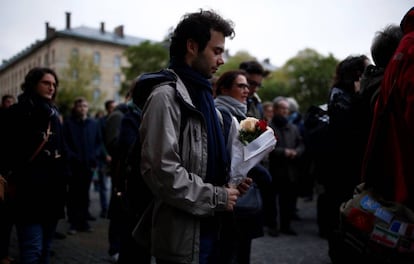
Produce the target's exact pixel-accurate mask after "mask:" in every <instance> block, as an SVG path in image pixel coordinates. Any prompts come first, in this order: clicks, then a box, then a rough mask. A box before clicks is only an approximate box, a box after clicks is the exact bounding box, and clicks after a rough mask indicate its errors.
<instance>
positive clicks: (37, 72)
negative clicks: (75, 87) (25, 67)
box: [21, 67, 59, 99]
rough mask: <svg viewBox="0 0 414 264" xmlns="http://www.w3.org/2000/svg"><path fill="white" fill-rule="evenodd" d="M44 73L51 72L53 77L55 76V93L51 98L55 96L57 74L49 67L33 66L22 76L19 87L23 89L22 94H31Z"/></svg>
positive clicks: (57, 82) (57, 84)
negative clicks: (21, 82)
mask: <svg viewBox="0 0 414 264" xmlns="http://www.w3.org/2000/svg"><path fill="white" fill-rule="evenodd" d="M45 74H51V75H53V77H55V80H56V89H55V93H54V94H53V99H54V98H55V97H56V94H57V88H58V86H59V79H58V77H57V74H56V73H55V71H54V70H52V69H50V68H45V67H43V68H42V67H35V68H33V69H31V70H30V71H29V72H28V73H27V74H26V76H25V77H24V82H23V84H22V85H21V89H22V91H23V94H24V95H25V96H32V95H33V94H34V93H35V90H36V86H37V84H38V83H39V81H40V80H41V79H42V78H43V76H44V75H45Z"/></svg>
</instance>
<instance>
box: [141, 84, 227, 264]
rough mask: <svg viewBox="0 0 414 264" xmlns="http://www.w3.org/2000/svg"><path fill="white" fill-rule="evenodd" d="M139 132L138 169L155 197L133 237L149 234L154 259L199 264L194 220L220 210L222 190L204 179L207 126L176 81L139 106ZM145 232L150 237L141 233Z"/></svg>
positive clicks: (224, 201)
mask: <svg viewBox="0 0 414 264" xmlns="http://www.w3.org/2000/svg"><path fill="white" fill-rule="evenodd" d="M184 111H185V112H184ZM140 136H141V143H142V152H141V153H142V156H141V172H142V175H143V178H144V180H145V182H146V183H147V184H148V186H149V187H150V189H151V191H152V192H153V193H154V196H155V198H154V204H153V208H152V210H147V212H146V214H144V216H143V217H142V219H141V221H140V223H138V226H137V228H136V229H135V232H134V236H135V237H136V238H137V236H140V237H138V238H139V239H138V240H142V239H143V238H147V239H149V238H150V240H151V243H150V246H151V253H152V255H153V256H155V257H156V258H161V259H163V260H168V261H173V262H178V263H198V261H199V254H198V253H199V231H200V230H199V229H200V223H199V219H200V217H203V216H208V215H214V212H215V211H223V210H225V208H226V204H227V192H226V190H225V188H224V187H221V186H213V185H212V184H209V183H204V181H203V179H204V178H205V176H206V171H207V131H206V125H205V123H204V118H203V117H202V115H201V113H200V112H199V111H197V110H196V108H195V107H194V105H193V104H192V101H191V98H190V96H189V94H188V91H187V89H186V87H185V86H184V84H183V82H182V81H181V80H180V79H178V81H177V85H176V88H173V87H172V86H170V85H168V84H161V85H160V86H158V87H156V88H155V89H154V90H153V92H152V93H151V95H150V96H149V98H148V100H147V102H146V105H145V107H144V112H143V118H142V123H141V127H140ZM149 217H150V218H152V219H151V220H150V221H149ZM145 223H150V226H151V227H149V226H148V224H145ZM148 230H151V234H150V236H148V235H149V234H148V233H147V234H146V236H143V235H142V234H143V233H145V231H148Z"/></svg>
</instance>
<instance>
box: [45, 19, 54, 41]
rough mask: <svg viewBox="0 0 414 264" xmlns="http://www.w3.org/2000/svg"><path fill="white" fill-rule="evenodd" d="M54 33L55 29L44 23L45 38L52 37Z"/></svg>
mask: <svg viewBox="0 0 414 264" xmlns="http://www.w3.org/2000/svg"><path fill="white" fill-rule="evenodd" d="M55 31H56V30H55V28H52V27H49V22H46V38H50V37H51V36H53V35H54V34H55Z"/></svg>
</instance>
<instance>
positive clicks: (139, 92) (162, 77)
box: [133, 69, 177, 109]
mask: <svg viewBox="0 0 414 264" xmlns="http://www.w3.org/2000/svg"><path fill="white" fill-rule="evenodd" d="M176 82H177V76H176V75H175V74H174V73H173V72H172V71H170V70H167V69H163V70H161V71H158V72H151V73H144V74H142V75H141V76H140V77H139V78H138V80H137V82H136V84H135V87H134V90H133V98H137V99H138V100H137V102H135V103H136V104H137V106H138V107H139V108H140V109H143V107H144V104H145V102H146V100H147V98H148V97H149V95H150V94H151V92H152V91H153V88H154V87H156V86H159V84H161V83H168V84H169V85H171V86H174V87H175V84H176Z"/></svg>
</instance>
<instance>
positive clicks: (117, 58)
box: [114, 55, 121, 69]
mask: <svg viewBox="0 0 414 264" xmlns="http://www.w3.org/2000/svg"><path fill="white" fill-rule="evenodd" d="M114 66H115V68H117V69H119V68H120V67H121V56H119V55H115V60H114Z"/></svg>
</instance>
